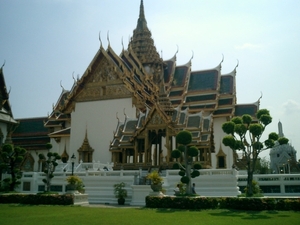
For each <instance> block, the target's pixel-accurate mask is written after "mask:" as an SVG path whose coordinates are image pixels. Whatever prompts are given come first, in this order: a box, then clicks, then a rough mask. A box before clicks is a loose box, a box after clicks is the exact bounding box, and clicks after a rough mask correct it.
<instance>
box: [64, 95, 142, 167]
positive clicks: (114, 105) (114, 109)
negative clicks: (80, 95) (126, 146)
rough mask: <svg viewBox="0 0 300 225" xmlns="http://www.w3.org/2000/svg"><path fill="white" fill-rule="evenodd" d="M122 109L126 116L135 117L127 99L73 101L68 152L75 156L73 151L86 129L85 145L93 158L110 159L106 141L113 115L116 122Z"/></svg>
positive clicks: (110, 136)
mask: <svg viewBox="0 0 300 225" xmlns="http://www.w3.org/2000/svg"><path fill="white" fill-rule="evenodd" d="M124 111H125V114H126V115H127V117H129V118H136V108H135V107H134V106H133V104H132V99H131V98H123V99H114V100H102V101H91V102H79V103H76V106H75V111H73V112H72V114H71V124H72V125H71V137H70V150H69V155H72V154H73V153H74V154H75V156H76V158H77V159H79V156H78V152H77V150H78V149H79V148H80V147H81V145H82V143H83V140H84V138H85V134H86V131H87V137H88V140H89V144H90V146H91V147H92V148H93V149H94V154H93V160H94V161H96V162H98V161H100V162H101V163H107V162H111V152H110V151H109V144H110V141H112V139H113V132H114V131H115V130H116V127H117V123H118V120H117V119H116V115H117V114H118V117H119V119H120V121H124V120H125V115H124Z"/></svg>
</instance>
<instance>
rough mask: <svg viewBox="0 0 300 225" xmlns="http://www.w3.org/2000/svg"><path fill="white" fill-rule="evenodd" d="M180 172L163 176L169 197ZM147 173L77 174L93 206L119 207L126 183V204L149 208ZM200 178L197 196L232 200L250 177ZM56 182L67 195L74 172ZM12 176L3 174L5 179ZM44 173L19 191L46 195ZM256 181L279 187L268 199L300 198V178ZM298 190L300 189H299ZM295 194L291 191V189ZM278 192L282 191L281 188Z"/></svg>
mask: <svg viewBox="0 0 300 225" xmlns="http://www.w3.org/2000/svg"><path fill="white" fill-rule="evenodd" d="M178 171H179V170H167V171H165V175H164V176H163V179H164V183H163V188H164V189H165V190H166V195H173V194H174V191H173V190H174V188H175V186H176V184H177V183H178V182H179V179H180V177H179V175H178ZM142 173H145V171H138V170H120V171H98V170H96V169H88V170H85V171H82V172H75V173H74V174H75V175H77V176H79V177H80V178H81V179H82V181H83V182H84V185H85V192H86V194H88V201H89V203H90V204H99V203H102V204H117V199H116V198H115V197H114V193H113V191H114V188H113V186H114V184H116V183H120V182H124V183H125V184H126V187H125V188H126V189H127V191H128V197H127V198H126V203H125V204H131V205H145V197H146V196H147V195H149V194H150V193H151V192H152V191H151V189H150V185H137V184H138V180H139V179H138V178H139V175H140V174H142ZM200 174H201V175H200V176H199V177H197V178H194V179H192V182H193V183H195V184H196V192H197V194H199V195H201V196H206V197H226V196H227V197H230V196H237V195H239V194H240V191H239V186H246V178H247V175H239V174H238V171H236V170H235V169H224V170H217V169H204V170H200ZM54 175H55V177H54V178H53V180H52V186H53V188H54V190H53V191H56V192H59V193H61V194H63V193H65V191H66V185H67V182H66V178H67V177H68V176H70V175H71V173H70V172H55V174H54ZM7 176H9V175H8V174H3V179H4V178H5V177H7ZM43 178H44V173H42V172H24V173H23V176H22V179H21V185H20V187H19V189H18V190H17V191H19V192H22V193H37V192H39V191H43V187H44V183H43V182H42V179H43ZM254 179H255V180H257V181H258V182H259V185H260V186H279V187H280V189H279V190H280V193H278V192H277V193H264V196H297V197H299V196H300V191H298V192H297V190H298V189H299V186H300V174H266V175H255V176H254ZM286 186H292V187H295V188H296V189H295V190H296V192H294V193H293V192H289V193H286V192H285V190H286ZM297 187H298V188H297ZM289 190H291V189H289ZM277 191H278V188H277Z"/></svg>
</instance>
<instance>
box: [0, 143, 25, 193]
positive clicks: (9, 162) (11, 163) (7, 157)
mask: <svg viewBox="0 0 300 225" xmlns="http://www.w3.org/2000/svg"><path fill="white" fill-rule="evenodd" d="M0 152H1V159H2V160H1V161H2V162H1V163H0V167H1V168H2V169H6V170H8V171H9V172H10V175H11V177H10V178H6V179H4V180H3V186H4V187H5V189H6V188H8V189H9V191H14V190H15V188H16V187H17V186H18V185H19V184H20V179H21V177H22V175H21V168H20V165H21V162H22V161H23V159H24V156H25V154H26V152H27V151H26V150H25V149H24V148H20V147H17V146H16V147H14V146H13V145H12V144H5V145H3V146H2V148H1V151H0ZM6 191H7V190H6Z"/></svg>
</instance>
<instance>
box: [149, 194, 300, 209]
mask: <svg viewBox="0 0 300 225" xmlns="http://www.w3.org/2000/svg"><path fill="white" fill-rule="evenodd" d="M146 207H148V208H173V209H216V208H218V209H236V210H254V211H257V210H258V211H260V210H294V211H300V198H237V197H221V198H214V197H176V196H164V197H158V196H147V197H146Z"/></svg>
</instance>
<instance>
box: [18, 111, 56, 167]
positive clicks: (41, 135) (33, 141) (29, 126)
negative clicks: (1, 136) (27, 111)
mask: <svg viewBox="0 0 300 225" xmlns="http://www.w3.org/2000/svg"><path fill="white" fill-rule="evenodd" d="M46 120H47V117H35V118H26V119H18V122H19V125H18V127H17V128H16V129H15V131H14V133H13V134H12V142H13V143H14V145H16V146H19V147H21V148H25V149H26V151H27V155H26V156H25V157H24V162H23V164H22V170H23V171H41V165H42V162H40V161H39V158H38V154H39V153H42V154H44V155H47V152H48V149H47V148H46V144H47V143H50V137H49V136H48V134H49V130H48V129H47V128H46V127H45V126H44V123H45V121H46Z"/></svg>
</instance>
